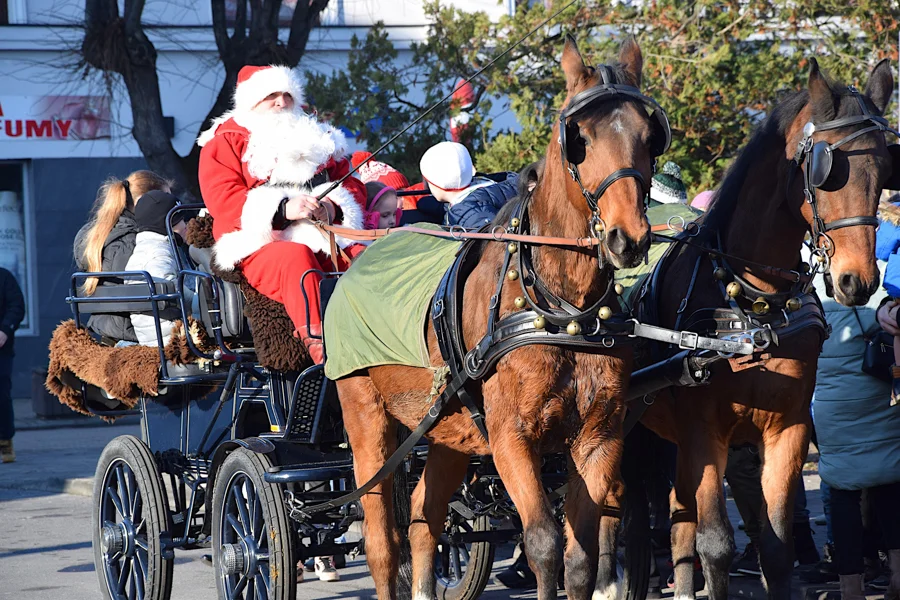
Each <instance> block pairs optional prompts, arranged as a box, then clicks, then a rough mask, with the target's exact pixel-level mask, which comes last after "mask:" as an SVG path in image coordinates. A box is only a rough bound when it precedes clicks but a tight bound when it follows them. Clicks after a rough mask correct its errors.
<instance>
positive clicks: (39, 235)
mask: <svg viewBox="0 0 900 600" xmlns="http://www.w3.org/2000/svg"><path fill="white" fill-rule="evenodd" d="M237 1H238V0H227V1H226V7H227V8H228V9H230V10H232V11H233V10H234V8H235V4H236V2H237ZM295 3H296V0H285V2H284V6H283V9H282V13H283V15H282V16H283V18H285V19H287V20H289V19H290V14H291V11H292V7H293V5H294V4H295ZM445 3H447V4H451V5H453V6H456V7H458V8H460V9H463V10H479V11H484V12H487V13H488V14H490V15H491V16H492V17H494V18H497V17H499V16H500V15H502V14H507V13H509V12H510V11H512V10H514V6H515V3H516V0H506V1H505V2H501V3H498V2H497V1H496V0H445ZM118 4H119V10H120V12H121V11H122V10H123V4H124V1H123V0H119V2H118ZM422 5H423V2H422V0H331V2H330V3H329V6H328V8H327V9H326V12H325V13H324V14H323V18H322V24H321V26H319V27H317V28H316V29H314V30H313V32H312V34H311V37H310V41H309V44H308V46H307V51H306V54H305V55H304V57H303V60H302V61H301V64H300V68H301V69H304V70H310V71H319V72H326V73H330V72H331V71H333V70H335V69H340V68H341V67H342V65H344V64H345V63H346V59H347V54H348V52H349V50H350V40H351V38H352V37H353V35H357V36H359V37H360V38H362V37H364V36H365V34H366V31H367V28H368V27H370V26H371V25H372V24H374V23H375V22H377V21H383V22H384V23H385V24H386V28H387V31H388V33H389V35H390V37H391V39H392V41H393V43H394V45H395V47H396V48H397V49H398V50H399V51H400V55H401V59H402V58H403V55H404V52H406V53H408V49H409V45H410V44H411V43H412V42H415V41H419V40H423V39H424V37H425V36H426V35H427V29H428V24H427V23H426V19H425V15H424V12H423V10H422ZM83 18H84V2H78V1H72V0H0V266H2V267H5V268H7V269H9V270H10V271H12V272H13V273H14V274H15V276H16V278H17V279H18V281H19V283H20V284H21V286H22V289H23V291H24V292H25V297H26V302H27V316H26V319H25V322H24V323H23V324H22V327H21V329H20V330H19V332H18V333H17V336H16V337H17V340H16V362H15V372H14V375H13V393H14V395H15V396H17V397H24V396H27V395H29V394H30V386H31V380H32V372H33V371H34V370H35V369H42V368H45V367H46V364H47V345H48V342H49V339H50V335H51V334H52V332H53V329H54V328H55V327H56V326H57V324H58V323H59V322H60V321H63V320H65V319H67V318H70V316H71V312H70V309H69V306H68V305H67V304H66V302H65V297H66V296H67V295H68V294H69V293H70V285H71V273H72V272H73V270H74V260H73V256H72V242H73V240H74V237H75V233H76V232H77V231H78V229H79V228H80V227H81V226H82V225H83V224H84V222H85V221H86V219H87V216H88V212H89V210H90V207H91V204H92V203H93V201H94V198H95V196H96V193H97V188H98V187H99V186H100V184H101V183H102V182H103V180H104V179H106V178H107V177H109V176H117V177H123V176H125V175H127V174H128V173H130V172H131V171H133V170H135V169H139V168H143V167H145V163H144V160H143V158H142V155H141V153H140V151H139V149H138V146H137V143H136V142H135V141H134V139H133V138H132V137H131V135H130V131H131V107H130V104H129V99H128V96H127V94H125V93H124V90H121V85H119V86H118V87H117V84H116V82H115V80H113V82H112V87H111V88H110V86H108V85H107V83H108V82H105V81H104V80H103V77H102V76H101V75H100V74H98V73H90V74H88V75H87V76H85V72H84V69H83V67H82V66H81V65H79V57H78V53H77V49H78V48H79V46H80V43H81V37H82V35H83V28H82V22H83ZM144 23H145V26H146V30H147V33H148V36H149V37H150V39H151V41H152V42H153V43H154V46H155V47H156V49H157V51H158V59H157V66H158V72H159V80H160V93H161V98H162V106H163V113H164V114H165V115H166V116H167V117H171V119H170V122H171V123H173V125H174V126H173V128H172V130H171V131H170V132H169V133H170V136H171V138H172V142H173V145H174V148H175V150H176V152H178V153H180V154H186V153H187V152H188V151H189V150H190V148H191V146H192V145H193V143H194V139H195V138H196V136H197V133H198V128H199V126H200V124H201V123H202V121H203V118H204V117H205V115H206V113H207V111H208V110H209V107H210V106H211V105H212V104H213V101H214V99H215V96H216V94H217V93H218V90H219V88H220V86H221V83H222V81H223V80H224V70H223V69H222V68H221V65H220V64H219V60H218V54H217V52H216V45H215V40H214V38H213V32H212V27H211V24H212V12H211V3H210V2H208V1H205V0H198V1H196V2H183V1H179V0H158V1H156V2H148V3H147V5H146V8H145V12H144ZM500 119H501V123H503V121H502V116H500ZM507 119H508V118H507ZM496 120H497V119H496V117H495V121H496ZM506 124H507V125H508V123H506ZM448 135H449V134H448Z"/></svg>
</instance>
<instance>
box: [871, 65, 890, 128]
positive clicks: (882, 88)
mask: <svg viewBox="0 0 900 600" xmlns="http://www.w3.org/2000/svg"><path fill="white" fill-rule="evenodd" d="M893 93H894V75H893V74H892V73H891V61H890V60H889V59H887V58H886V59H884V60H882V61H881V62H879V63H878V64H877V65H875V68H874V69H872V73H870V74H869V81H868V83H866V96H868V97H869V98H871V99H872V102H874V103H875V107H876V108H877V109H878V112H879V113H881V114H884V109H886V108H887V105H888V102H890V101H891V94H893Z"/></svg>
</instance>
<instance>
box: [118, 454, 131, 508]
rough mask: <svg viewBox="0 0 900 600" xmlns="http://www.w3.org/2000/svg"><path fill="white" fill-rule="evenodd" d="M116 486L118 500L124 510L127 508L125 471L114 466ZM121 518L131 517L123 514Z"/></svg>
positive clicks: (119, 466)
mask: <svg viewBox="0 0 900 600" xmlns="http://www.w3.org/2000/svg"><path fill="white" fill-rule="evenodd" d="M116 485H117V487H118V489H119V500H120V501H121V502H122V507H123V508H124V507H126V506H128V492H127V491H126V489H125V470H124V469H123V468H122V465H116ZM123 516H124V517H126V518H128V517H130V516H131V515H130V514H125V515H123Z"/></svg>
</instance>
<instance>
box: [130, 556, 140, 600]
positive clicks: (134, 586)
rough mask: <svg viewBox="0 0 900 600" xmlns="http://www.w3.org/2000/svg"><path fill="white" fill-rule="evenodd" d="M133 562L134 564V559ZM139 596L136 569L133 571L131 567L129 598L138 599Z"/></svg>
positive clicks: (131, 599)
mask: <svg viewBox="0 0 900 600" xmlns="http://www.w3.org/2000/svg"><path fill="white" fill-rule="evenodd" d="M132 564H134V561H132ZM137 597H138V595H137V583H136V582H135V580H134V571H133V569H131V568H129V569H128V599H129V600H136V598H137Z"/></svg>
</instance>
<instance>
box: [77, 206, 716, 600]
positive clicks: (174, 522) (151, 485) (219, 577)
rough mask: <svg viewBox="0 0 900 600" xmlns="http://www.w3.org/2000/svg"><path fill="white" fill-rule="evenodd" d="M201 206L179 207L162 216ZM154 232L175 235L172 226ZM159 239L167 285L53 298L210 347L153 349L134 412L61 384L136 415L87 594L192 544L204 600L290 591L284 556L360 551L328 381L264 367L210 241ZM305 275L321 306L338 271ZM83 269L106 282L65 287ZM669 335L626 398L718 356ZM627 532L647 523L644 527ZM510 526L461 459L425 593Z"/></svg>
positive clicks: (553, 460)
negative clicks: (462, 473) (208, 593)
mask: <svg viewBox="0 0 900 600" xmlns="http://www.w3.org/2000/svg"><path fill="white" fill-rule="evenodd" d="M201 207H202V205H182V206H179V207H177V208H175V209H173V211H172V212H171V213H170V215H169V221H170V223H171V221H172V217H173V216H175V215H176V214H177V213H180V212H183V211H192V210H194V211H195V210H197V209H199V208H201ZM169 238H170V241H172V240H174V239H175V238H174V235H173V234H172V232H171V228H170V231H169ZM171 247H172V250H173V252H174V253H175V255H176V258H177V262H178V265H179V275H178V277H177V279H176V280H175V281H160V280H153V279H152V278H151V277H150V275H149V274H148V273H146V272H116V273H112V272H104V273H76V274H74V275H73V277H72V282H71V289H70V297H69V298H68V299H67V301H68V302H69V303H70V304H71V305H72V311H73V315H74V318H75V323H76V326H78V327H81V326H82V325H83V322H84V321H85V320H86V319H85V317H87V316H89V315H94V314H119V315H130V314H134V313H140V314H145V315H150V316H152V317H153V319H154V324H155V327H156V333H157V339H159V340H161V339H162V330H161V326H160V319H181V320H182V321H183V322H184V323H187V322H189V318H190V319H192V320H193V321H194V322H195V323H198V324H200V326H201V327H202V329H203V330H204V332H205V333H206V336H207V337H208V339H209V340H211V341H212V346H213V347H212V349H210V348H200V347H198V345H197V344H196V343H195V342H194V341H193V337H192V336H191V335H186V336H185V342H186V344H187V345H188V347H189V349H190V352H191V354H193V356H194V359H195V360H194V361H193V362H189V363H187V364H181V363H179V364H175V363H173V362H172V361H169V360H167V357H166V353H165V349H164V348H163V346H162V343H159V344H158V348H157V350H158V352H159V365H160V368H159V390H158V394H157V396H156V397H148V396H146V395H142V396H141V397H140V400H139V403H138V404H137V405H136V406H134V407H133V408H128V407H126V406H125V405H124V404H123V403H122V402H121V401H119V400H118V399H116V398H114V397H112V396H111V395H110V394H109V393H108V392H106V391H105V390H102V389H100V388H98V387H95V386H92V385H89V384H86V383H84V382H81V381H71V382H69V383H70V384H71V387H76V388H77V389H80V390H81V400H82V402H83V408H84V409H85V410H86V411H88V412H91V413H93V414H95V415H97V416H100V417H104V418H115V417H120V416H124V415H140V416H141V439H138V438H136V437H134V436H121V437H118V438H116V439H114V440H113V441H112V442H110V443H109V445H108V446H107V447H106V448H105V449H104V451H103V453H102V455H101V457H100V461H99V464H98V466H97V472H96V476H95V484H94V498H93V502H94V507H95V508H94V513H93V523H92V531H93V547H94V555H95V564H96V568H97V571H98V574H99V578H100V583H101V588H102V590H103V593H104V596H105V597H107V598H110V599H114V598H123V597H124V598H128V599H138V598H140V599H143V598H148V599H152V600H167V599H168V598H169V596H170V592H171V585H172V577H173V565H174V553H175V550H180V549H193V548H203V547H207V548H209V549H210V551H211V554H212V559H213V567H214V573H215V578H216V582H217V588H218V593H219V597H227V598H238V597H244V598H257V597H259V598H272V599H288V598H290V599H291V600H292V599H293V598H294V595H295V591H296V579H295V569H296V568H297V564H298V562H300V563H302V562H303V561H305V560H306V559H308V558H312V557H316V556H328V555H343V554H347V553H354V552H359V551H364V540H362V539H357V540H353V541H345V538H344V537H343V536H345V534H347V533H348V532H350V530H351V525H352V524H353V523H356V522H360V521H362V514H361V510H360V506H359V504H358V502H357V500H356V498H353V497H352V496H350V494H352V492H353V490H354V489H355V480H354V474H353V459H352V454H351V450H350V448H349V445H348V443H347V440H346V437H345V434H344V430H343V425H342V420H341V412H340V411H341V409H340V404H339V402H338V399H337V395H336V392H335V386H334V384H333V382H331V381H329V380H328V379H327V378H326V377H325V374H324V369H323V368H322V367H321V366H312V367H309V368H307V369H305V370H303V371H299V372H296V371H295V372H282V371H276V370H271V369H267V368H265V367H263V366H262V365H261V364H260V363H259V360H258V357H257V354H256V351H255V349H254V347H253V337H252V335H251V331H250V328H249V326H248V323H247V321H246V319H245V317H244V314H243V313H244V311H243V308H244V297H243V294H242V292H241V290H240V288H239V286H238V285H237V284H234V283H230V282H226V281H223V280H221V279H219V278H217V277H216V276H214V275H213V270H212V268H211V265H210V261H211V258H212V257H211V251H210V250H209V249H201V248H197V247H194V246H183V245H178V244H176V243H174V241H172V245H171ZM319 274H320V275H322V276H323V280H322V284H321V287H320V292H321V294H322V306H323V309H322V310H323V311H324V306H325V305H326V304H327V299H328V297H329V295H330V291H331V290H332V289H333V286H334V283H335V281H336V279H337V277H338V275H339V274H337V273H319ZM88 277H98V278H100V279H102V280H106V281H107V282H108V281H109V280H113V281H114V282H116V283H113V284H111V285H109V284H107V285H102V286H98V287H97V290H96V292H95V293H94V294H93V295H91V296H80V295H79V292H78V290H79V285H80V284H81V283H83V281H84V280H85V279H86V278H88ZM685 335H686V337H685ZM682 337H683V338H685V339H681V340H674V341H675V343H676V345H679V346H680V347H681V352H680V353H677V354H675V355H674V356H672V357H671V358H669V359H668V360H666V361H663V362H659V363H656V364H654V365H652V366H651V367H648V368H647V369H644V370H642V371H638V372H636V373H635V374H634V376H633V380H632V386H631V393H630V397H631V398H632V399H635V398H640V397H642V396H644V395H645V394H648V393H651V392H653V391H655V390H658V389H661V388H663V387H667V386H669V385H695V384H698V383H701V382H703V381H704V380H705V379H706V378H707V377H708V371H707V369H706V368H705V365H706V364H707V363H708V362H712V361H715V360H717V359H718V358H721V356H720V355H719V354H717V353H716V352H713V351H708V350H707V351H703V350H702V348H700V349H698V346H697V335H696V334H692V333H690V332H687V333H686V334H683V335H682ZM106 342H107V343H110V342H111V341H109V340H107V341H106ZM426 453H427V446H425V445H419V446H416V448H415V450H414V451H413V452H412V453H410V455H409V456H408V457H406V459H405V461H404V462H403V463H402V465H401V466H400V467H399V469H398V470H397V471H396V477H397V479H396V480H395V481H398V482H404V483H405V484H406V485H398V486H395V489H398V488H399V490H400V492H399V497H398V502H397V505H399V507H400V510H399V513H398V517H399V518H400V520H401V522H402V519H403V518H404V515H403V514H402V512H403V511H402V508H403V505H404V504H405V501H408V498H409V495H408V493H407V492H411V491H412V489H413V487H414V486H415V484H416V482H417V480H418V477H419V475H420V474H421V470H422V466H423V465H424V456H425V454H426ZM565 480H566V464H565V458H564V457H562V456H559V457H555V456H551V457H548V458H547V460H546V463H545V487H546V489H547V491H548V493H549V494H550V497H551V498H552V499H555V500H556V501H559V500H561V499H562V497H563V496H564V494H565ZM559 505H560V507H561V502H559ZM407 517H408V515H407ZM638 517H641V515H637V516H636V517H635V518H638ZM637 525H638V529H639V530H640V531H645V530H646V526H645V523H643V522H640V521H639V522H638V523H637ZM520 532H521V529H520V528H519V527H517V516H516V514H515V508H514V506H513V504H512V502H511V501H510V500H509V498H508V496H507V495H506V493H505V491H504V489H503V485H502V482H501V481H500V478H499V476H498V475H497V473H496V471H495V470H494V469H493V466H492V463H491V460H490V458H489V457H483V458H477V459H474V460H473V461H472V463H471V465H470V472H469V476H468V477H467V478H466V480H465V483H464V484H463V486H462V487H461V488H460V489H459V490H458V491H457V493H456V495H455V496H454V498H453V501H452V502H451V503H450V509H449V512H448V516H447V520H446V524H445V535H444V536H442V538H441V540H440V544H439V548H438V552H437V555H436V560H435V572H436V580H437V585H438V590H437V591H438V597H440V598H452V599H454V600H466V599H469V598H475V597H477V596H478V595H480V594H481V592H482V591H483V590H484V588H485V586H486V584H487V582H488V579H489V576H490V572H491V568H492V565H493V560H494V550H495V546H496V545H497V544H499V543H504V542H509V541H512V540H515V539H517V538H518V537H519V536H520ZM649 553H650V546H649V539H648V538H646V536H636V537H632V538H630V539H628V544H627V552H626V560H625V564H624V575H625V582H624V585H625V588H626V590H627V597H628V598H642V597H644V596H645V595H646V591H647V585H648V577H649V569H648V563H649V562H650V554H649ZM301 568H302V567H301ZM401 573H403V571H401Z"/></svg>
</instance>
